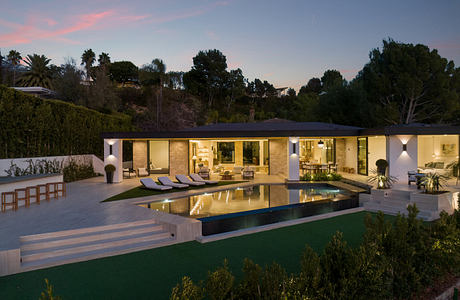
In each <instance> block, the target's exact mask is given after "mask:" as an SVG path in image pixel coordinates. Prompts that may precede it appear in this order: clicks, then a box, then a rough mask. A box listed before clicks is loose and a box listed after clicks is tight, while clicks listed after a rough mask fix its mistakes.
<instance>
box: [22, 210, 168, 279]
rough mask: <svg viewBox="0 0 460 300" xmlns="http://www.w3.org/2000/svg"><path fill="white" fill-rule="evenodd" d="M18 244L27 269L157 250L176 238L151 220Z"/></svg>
mask: <svg viewBox="0 0 460 300" xmlns="http://www.w3.org/2000/svg"><path fill="white" fill-rule="evenodd" d="M20 242H21V247H20V253H21V268H22V269H24V270H29V269H39V268H43V267H48V266H55V265H61V264H66V263H71V262H78V261H85V260H90V259H95V258H101V257H106V256H112V255H117V254H124V253H129V252H134V251H139V250H144V249H151V248H156V247H160V246H165V245H169V244H173V243H174V242H175V238H174V237H173V236H172V235H171V233H170V232H168V231H166V230H164V228H163V226H162V225H160V224H158V223H156V222H155V220H152V219H150V220H143V221H136V222H130V223H122V224H115V225H107V226H98V227H90V228H81V229H74V230H65V231H58V232H52V233H44V234H36V235H29V236H22V237H21V238H20Z"/></svg>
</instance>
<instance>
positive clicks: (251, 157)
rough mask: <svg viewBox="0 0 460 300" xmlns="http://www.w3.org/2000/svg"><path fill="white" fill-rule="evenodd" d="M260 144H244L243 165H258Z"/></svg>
mask: <svg viewBox="0 0 460 300" xmlns="http://www.w3.org/2000/svg"><path fill="white" fill-rule="evenodd" d="M259 148H260V147H259V142H243V163H244V164H249V165H258V164H259V160H260V149H259Z"/></svg>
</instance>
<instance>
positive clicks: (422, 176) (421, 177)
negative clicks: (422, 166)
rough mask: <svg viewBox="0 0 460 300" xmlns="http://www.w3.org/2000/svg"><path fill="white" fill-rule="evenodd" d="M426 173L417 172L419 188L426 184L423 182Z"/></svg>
mask: <svg viewBox="0 0 460 300" xmlns="http://www.w3.org/2000/svg"><path fill="white" fill-rule="evenodd" d="M425 176H426V174H425V173H417V174H415V178H416V184H417V189H420V188H421V187H422V186H425V185H424V184H423V183H422V182H423V178H425Z"/></svg>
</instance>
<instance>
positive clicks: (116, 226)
mask: <svg viewBox="0 0 460 300" xmlns="http://www.w3.org/2000/svg"><path fill="white" fill-rule="evenodd" d="M150 224H156V222H155V220H154V219H148V220H142V221H135V222H129V223H121V224H112V225H104V226H96V227H86V228H79V229H71V230H63V231H57V232H50V233H41V234H34V235H26V236H21V237H20V238H19V240H20V242H21V243H26V242H31V241H39V240H51V239H55V238H60V237H69V236H72V235H84V234H89V233H96V232H102V231H110V230H115V231H117V230H122V229H128V228H132V227H137V226H143V225H150Z"/></svg>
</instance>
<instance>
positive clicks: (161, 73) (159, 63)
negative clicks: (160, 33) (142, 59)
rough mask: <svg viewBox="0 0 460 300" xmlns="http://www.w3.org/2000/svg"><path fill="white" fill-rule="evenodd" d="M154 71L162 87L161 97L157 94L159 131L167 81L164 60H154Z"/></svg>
mask: <svg viewBox="0 0 460 300" xmlns="http://www.w3.org/2000/svg"><path fill="white" fill-rule="evenodd" d="M152 70H153V72H154V73H155V74H156V76H157V77H158V83H159V86H160V90H159V92H160V93H159V95H158V94H157V130H158V129H159V128H160V115H161V107H162V104H163V85H164V83H165V81H166V80H167V75H166V65H165V63H164V62H163V60H161V59H159V58H155V59H154V60H152Z"/></svg>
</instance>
